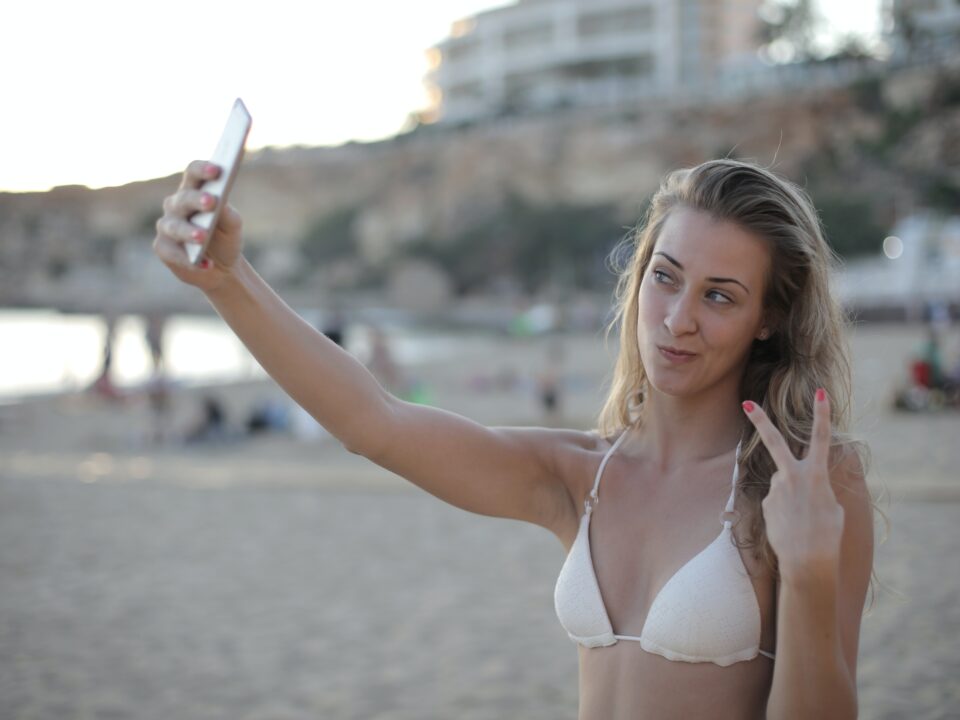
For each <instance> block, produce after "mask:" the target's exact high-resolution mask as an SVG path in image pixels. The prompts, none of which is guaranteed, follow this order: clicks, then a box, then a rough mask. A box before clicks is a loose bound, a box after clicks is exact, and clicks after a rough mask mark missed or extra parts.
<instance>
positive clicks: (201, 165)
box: [180, 160, 220, 189]
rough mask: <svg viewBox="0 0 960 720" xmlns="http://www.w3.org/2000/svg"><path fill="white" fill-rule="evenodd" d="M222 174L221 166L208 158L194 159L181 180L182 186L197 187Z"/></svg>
mask: <svg viewBox="0 0 960 720" xmlns="http://www.w3.org/2000/svg"><path fill="white" fill-rule="evenodd" d="M219 174H220V167H219V166H218V165H216V164H214V163H212V162H209V161H207V160H194V161H193V162H191V163H190V164H189V165H187V169H186V171H185V172H184V173H183V179H182V180H181V181H180V187H181V189H182V188H190V189H197V188H199V187H200V186H201V185H203V184H204V183H205V182H207V181H208V180H213V179H214V178H215V177H217V176H218V175H219Z"/></svg>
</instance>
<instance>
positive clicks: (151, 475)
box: [0, 326, 960, 720]
mask: <svg viewBox="0 0 960 720" xmlns="http://www.w3.org/2000/svg"><path fill="white" fill-rule="evenodd" d="M920 337H921V334H920V331H919V330H912V329H909V328H891V327H878V326H873V327H864V328H860V329H859V330H858V331H857V333H856V334H855V336H854V343H853V347H854V354H855V367H856V378H857V389H858V405H857V415H858V418H859V425H860V427H861V429H862V433H863V435H864V436H865V438H866V439H867V440H868V442H870V443H871V446H872V448H873V458H874V474H873V476H872V477H871V487H872V488H873V489H874V491H875V493H877V494H879V493H880V492H881V491H882V490H885V491H886V492H887V493H888V494H887V496H886V497H885V498H884V499H882V500H881V507H882V508H883V509H884V511H885V512H886V513H887V514H888V516H889V518H890V521H891V528H890V534H889V537H888V538H887V539H886V541H885V542H883V543H882V544H878V547H877V552H876V570H877V572H878V574H879V576H880V579H881V580H882V581H883V583H884V586H883V587H878V588H877V591H878V594H877V597H876V600H875V604H874V607H873V609H872V610H871V612H870V613H869V614H868V615H867V617H866V618H865V619H864V621H863V625H862V634H861V651H860V660H859V662H860V665H859V672H858V686H859V697H860V707H861V713H860V717H861V718H884V719H886V718H890V719H893V718H951V717H954V718H956V717H960V679H958V678H960V647H958V643H957V638H958V637H960V602H958V601H957V597H958V589H960V580H958V578H960V572H958V571H960V502H958V500H960V477H958V470H957V468H958V467H960V447H958V443H957V440H958V438H960V414H957V413H953V414H941V415H898V414H893V413H891V412H890V411H889V410H888V400H889V395H890V393H891V392H892V388H893V385H894V384H895V382H896V381H897V379H898V378H899V377H900V375H901V374H902V373H903V372H905V371H904V367H905V362H906V358H907V356H908V355H909V353H910V351H911V350H912V349H913V348H914V346H915V345H916V344H917V343H918V342H919V339H920ZM562 342H563V348H564V359H565V371H566V373H567V377H568V379H569V383H568V384H569V386H570V387H569V391H568V392H567V393H566V395H565V396H564V397H563V398H562V403H563V408H564V410H565V413H564V418H563V419H562V421H561V422H560V424H563V425H567V426H570V427H579V428H587V427H590V426H591V420H592V413H593V412H594V411H595V409H596V408H597V403H598V399H599V397H600V383H601V382H602V379H603V377H604V373H606V372H607V370H608V367H609V362H610V357H611V356H610V354H609V352H612V351H609V352H608V351H605V350H604V347H603V343H602V341H601V340H600V339H598V338H597V337H595V336H591V335H577V336H569V337H565V338H564V339H563V341H562ZM467 350H468V352H466V353H465V357H463V358H461V359H459V360H458V361H457V362H451V361H449V360H448V361H444V362H441V363H434V364H428V365H425V366H422V367H419V368H408V369H407V370H408V372H413V373H416V374H418V375H420V376H421V377H423V378H425V379H427V381H428V383H429V385H430V389H431V393H432V398H431V402H432V403H433V404H436V405H438V406H441V407H444V408H446V409H448V410H451V411H454V412H459V413H462V414H465V415H467V416H469V417H471V418H473V419H475V420H477V421H479V422H483V423H485V424H489V425H523V424H546V421H544V418H543V416H542V414H541V412H540V409H539V407H538V404H537V401H536V397H535V395H534V394H533V391H532V385H531V382H532V381H531V379H530V376H529V372H530V369H531V368H536V367H539V366H540V364H542V362H543V358H544V357H545V354H546V353H547V352H548V351H549V345H548V344H547V343H546V342H545V341H543V340H512V341H508V342H504V343H494V342H492V341H491V342H490V343H479V344H475V345H470V346H469V348H467ZM510 368H513V370H514V371H515V372H516V374H517V376H518V381H517V382H516V383H515V384H514V385H513V386H512V387H503V388H500V389H498V388H497V387H496V385H491V386H490V387H487V388H486V389H484V390H482V391H478V390H477V389H476V388H477V386H478V384H479V383H480V381H482V380H484V379H487V380H489V379H490V378H493V377H495V376H496V375H497V374H499V373H501V372H504V371H506V370H509V369H510ZM471 379H472V381H473V382H472V383H471ZM201 392H204V391H199V390H190V391H187V390H182V391H180V392H178V393H177V394H176V397H175V398H174V407H173V418H172V425H173V426H174V427H176V428H178V429H182V428H184V427H186V425H187V424H189V422H190V421H191V418H192V416H193V415H194V414H195V413H196V411H197V406H198V403H199V399H198V397H199V394H200V393H201ZM205 392H213V393H216V394H218V395H219V396H221V397H222V398H223V399H224V402H225V403H226V405H227V407H228V410H229V412H230V416H231V417H232V418H234V420H235V421H238V420H239V419H240V418H242V417H243V412H244V411H245V410H248V409H249V407H250V405H251V404H252V403H253V402H254V401H255V400H257V399H262V398H264V397H268V396H274V397H276V396H277V391H276V389H275V388H274V387H273V386H272V385H271V384H269V383H247V384H242V385H237V386H232V387H223V388H213V389H208V390H206V391H205ZM149 437H150V414H149V408H148V406H147V405H146V403H145V401H144V400H142V399H141V400H135V401H133V402H130V403H127V404H124V405H121V406H117V405H112V404H109V403H105V402H103V401H98V400H96V399H93V398H89V397H61V398H56V399H47V400H44V401H36V402H31V403H27V404H23V405H20V406H16V407H5V408H2V409H0V717H2V718H3V719H4V720H6V719H7V718H11V719H15V720H28V719H34V718H36V719H43V720H46V719H48V718H78V719H79V718H82V719H86V718H91V719H92V718H107V719H110V718H118V719H119V718H144V719H152V718H170V717H176V718H185V719H190V718H198V719H203V718H231V719H239V720H246V719H250V720H253V719H263V720H286V719H294V718H296V719H300V718H382V719H384V720H387V719H389V720H399V719H401V718H410V719H413V718H504V717H515V718H531V719H534V720H538V719H540V718H543V719H546V718H551V719H555V718H571V719H572V718H575V717H576V708H577V667H576V649H575V646H574V645H573V644H572V643H571V642H570V641H569V640H568V639H567V637H566V635H565V634H564V633H563V631H562V629H561V628H560V626H559V624H558V623H557V621H556V618H555V616H554V614H553V584H554V582H555V580H556V574H557V572H558V571H559V568H560V565H561V564H562V562H563V548H562V547H561V545H560V544H559V542H558V541H557V540H556V539H555V538H553V537H552V536H551V535H550V534H549V533H547V532H546V531H544V530H542V529H540V528H537V527H534V526H531V525H525V524H522V523H516V522H510V521H506V520H499V519H492V518H486V517H480V516H476V515H472V514H469V513H465V512H463V511H461V510H458V509H456V508H453V507H451V506H448V505H445V504H443V503H441V502H439V501H437V500H436V499H435V498H433V497H431V496H429V495H427V494H426V493H424V492H422V491H420V490H419V489H417V488H415V487H413V486H411V485H409V484H408V483H406V482H405V481H403V480H402V479H400V478H398V477H396V476H395V475H392V474H390V473H387V472H386V471H384V470H382V469H380V468H378V467H377V466H376V465H374V464H372V463H370V462H369V461H367V460H365V459H364V458H362V457H359V456H355V455H351V454H350V453H348V452H347V451H346V450H345V449H344V448H343V447H342V446H341V445H340V444H339V443H338V442H337V441H336V440H335V439H333V438H330V437H327V438H325V439H320V440H316V441H312V442H306V441H298V440H296V439H294V438H291V437H287V436H273V437H265V438H259V439H255V440H244V441H235V442H223V443H219V444H206V445H201V446H189V447H188V446H183V445H180V444H176V443H173V442H170V443H168V444H166V445H164V446H162V447H155V446H153V445H152V444H151V442H150V440H149ZM885 534H886V528H885V527H884V526H883V524H882V522H880V521H878V526H877V539H878V542H879V541H880V540H881V539H883V537H884V535H885Z"/></svg>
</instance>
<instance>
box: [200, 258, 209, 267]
mask: <svg viewBox="0 0 960 720" xmlns="http://www.w3.org/2000/svg"><path fill="white" fill-rule="evenodd" d="M200 267H201V268H203V269H204V270H207V269H209V268H210V258H204V259H203V260H201V261H200Z"/></svg>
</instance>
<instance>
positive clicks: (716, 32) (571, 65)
mask: <svg viewBox="0 0 960 720" xmlns="http://www.w3.org/2000/svg"><path fill="white" fill-rule="evenodd" d="M761 2H762V0H521V1H520V2H519V3H517V4H515V5H510V6H507V7H503V8H498V9H495V10H490V11H488V12H484V13H481V14H479V15H477V16H476V17H472V18H467V19H465V20H461V21H459V22H457V23H455V24H454V26H453V29H452V31H451V34H450V37H448V38H447V39H446V40H444V41H443V42H441V43H439V44H438V45H437V46H436V47H434V48H431V50H430V51H429V55H430V58H431V65H432V70H431V71H430V73H429V74H428V76H427V80H426V81H427V84H428V86H429V87H430V88H431V94H432V96H433V101H434V102H433V107H432V108H431V110H430V112H429V113H428V115H430V116H432V117H431V119H433V120H441V121H445V122H462V121H466V120H472V119H476V118H480V117H489V116H492V115H497V114H501V113H505V112H511V111H514V110H530V109H548V108H555V107H564V106H584V105H591V106H595V105H603V104H619V103H632V102H635V101H637V100H640V99H642V98H649V97H654V96H657V95H663V94H672V93H676V92H677V91H680V90H683V89H695V88H697V87H706V86H709V85H711V84H715V83H717V82H719V81H722V79H723V77H724V75H725V74H727V73H730V72H735V71H737V70H742V69H743V68H744V67H748V66H753V65H755V64H757V63H758V59H757V50H758V48H759V44H760V41H759V39H758V28H759V24H760V20H759V17H758V13H757V9H758V7H759V5H760V4H761Z"/></svg>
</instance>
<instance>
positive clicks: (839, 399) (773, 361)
mask: <svg viewBox="0 0 960 720" xmlns="http://www.w3.org/2000/svg"><path fill="white" fill-rule="evenodd" d="M678 206H684V207H687V208H691V209H694V210H700V211H703V212H707V213H709V214H710V215H711V216H713V217H714V218H715V219H718V220H727V221H731V222H734V223H736V224H738V225H739V226H741V227H742V228H744V229H746V230H748V231H752V232H753V233H755V234H756V235H758V236H760V237H762V238H764V239H765V240H766V241H767V243H768V245H769V248H770V252H771V259H772V263H771V270H770V277H769V278H768V281H767V283H766V293H765V295H764V299H763V305H764V308H765V311H766V321H767V326H768V327H769V328H770V330H771V331H772V334H771V335H770V336H769V337H768V339H766V340H762V341H761V340H755V341H754V343H753V346H752V348H751V349H750V354H749V358H748V360H747V366H746V369H745V371H744V375H743V380H742V382H741V386H740V399H741V400H748V399H749V400H753V401H754V402H756V403H759V404H760V405H761V406H762V407H763V409H764V411H765V412H766V413H767V415H768V416H769V417H770V419H771V421H772V422H773V424H774V425H775V426H776V427H777V428H778V429H779V430H780V432H781V433H782V434H783V436H784V438H785V439H786V441H787V443H788V444H789V446H790V449H791V450H792V451H793V453H794V455H796V456H797V457H801V456H802V452H803V450H804V449H805V448H806V446H807V444H808V442H809V438H810V436H811V431H812V427H813V404H812V398H813V395H814V392H815V391H816V389H817V388H819V387H822V388H824V389H825V390H826V391H827V393H828V396H829V397H830V413H831V424H832V429H833V438H832V440H831V455H832V457H833V462H839V460H840V459H841V458H842V456H843V455H845V454H846V453H847V452H850V451H854V452H856V453H857V455H858V457H859V459H860V464H861V467H862V468H863V471H864V474H866V473H867V472H868V466H869V462H870V453H869V449H868V447H867V445H866V443H864V442H862V441H860V440H858V439H855V438H854V437H853V436H852V435H850V433H849V424H850V415H851V402H852V398H851V396H852V388H851V374H850V360H849V356H850V352H849V347H848V343H847V334H848V330H849V328H850V321H849V320H848V319H847V317H846V315H845V314H844V312H843V310H842V308H841V307H840V305H839V303H838V302H837V300H836V298H835V296H834V295H833V293H831V290H830V271H831V269H832V268H833V267H836V266H838V265H839V263H840V260H839V257H838V256H837V255H836V253H835V252H834V251H833V250H832V248H831V247H830V246H829V245H828V244H827V242H826V240H825V239H824V235H823V232H822V230H821V226H820V221H819V218H818V216H817V213H816V211H815V210H814V207H813V203H812V202H811V201H810V198H809V197H808V196H807V194H806V193H805V192H804V191H803V190H802V189H801V188H800V187H798V186H796V185H795V184H793V183H791V182H789V181H787V180H784V179H782V178H780V177H778V176H777V175H775V174H774V173H772V172H770V171H769V170H766V169H764V168H762V167H759V166H756V165H753V164H750V163H746V162H742V161H738V160H731V159H721V160H711V161H708V162H705V163H703V164H701V165H698V166H696V167H694V168H685V169H681V170H675V171H673V172H671V173H669V174H667V175H666V176H665V178H664V179H663V181H662V182H661V185H660V188H659V190H658V191H657V192H656V193H655V194H654V196H653V198H652V199H651V201H650V206H649V208H648V209H647V212H646V214H645V217H644V218H643V219H642V220H641V222H640V224H639V225H638V227H637V228H636V230H635V231H634V232H632V233H631V234H630V235H628V236H626V237H625V238H624V239H623V240H622V241H621V242H620V243H619V244H618V245H617V246H616V247H615V248H614V250H613V252H612V253H611V254H610V258H609V260H610V264H611V267H612V269H613V270H614V272H615V273H616V274H617V278H618V279H617V284H616V289H615V291H614V298H615V302H614V307H615V313H614V314H613V316H612V318H611V320H610V322H609V323H608V325H607V331H606V335H607V338H608V339H609V335H610V332H611V331H612V330H614V329H615V328H619V332H620V349H619V354H618V356H617V361H616V365H615V367H614V370H613V375H612V377H611V378H610V382H609V385H610V389H609V392H608V394H607V398H606V401H605V402H604V405H603V408H602V409H601V411H600V414H599V416H598V420H597V427H596V428H594V431H595V432H596V433H598V434H599V435H600V436H601V437H611V436H613V435H616V434H619V433H620V432H621V431H623V430H625V429H626V428H629V427H634V426H636V427H641V426H642V425H643V422H644V415H645V412H644V411H645V404H644V390H645V388H646V387H647V374H646V370H645V368H644V366H643V363H642V362H641V359H640V352H639V348H638V346H637V342H636V336H635V333H636V328H637V313H638V297H639V290H640V283H641V280H642V279H643V277H644V275H645V273H646V270H647V265H648V264H649V262H650V258H651V256H652V254H653V250H654V245H655V243H656V240H657V238H658V236H659V235H660V231H661V230H662V228H663V226H664V223H665V222H666V219H667V217H668V215H669V214H670V211H671V210H672V209H673V208H675V207H678ZM747 427H748V429H747V434H746V435H745V437H744V438H743V446H742V448H741V452H740V457H741V460H740V474H739V480H738V486H739V490H740V491H741V493H742V494H743V496H744V497H745V498H746V502H747V507H748V508H749V510H750V511H751V512H750V516H751V517H752V518H753V519H752V522H751V525H750V527H749V537H748V538H747V541H748V542H747V544H745V545H742V546H741V545H739V544H738V547H757V548H759V552H758V557H759V558H760V559H761V560H762V561H763V562H765V563H766V564H767V566H768V567H769V568H770V570H771V572H772V573H773V575H774V577H779V571H778V567H777V562H776V555H775V553H774V552H773V549H772V548H771V547H770V544H769V541H768V540H767V535H766V527H765V523H764V520H763V513H762V511H761V506H760V502H761V501H762V500H763V498H764V497H766V495H767V492H768V491H769V489H770V477H771V476H772V475H773V473H774V472H775V470H776V466H775V464H774V462H773V459H772V458H771V457H770V454H769V452H768V451H767V449H766V448H765V446H764V445H763V443H762V441H761V440H760V436H759V435H758V434H757V432H756V429H755V428H754V427H753V425H752V424H750V423H748V424H747ZM837 450H841V451H842V452H837ZM871 504H872V505H874V507H876V505H875V504H874V503H873V500H872V499H871ZM731 536H733V533H731ZM734 542H735V543H737V541H736V540H735V541H734Z"/></svg>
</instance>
